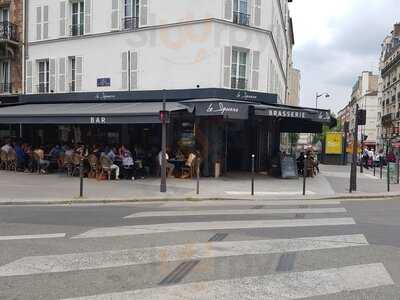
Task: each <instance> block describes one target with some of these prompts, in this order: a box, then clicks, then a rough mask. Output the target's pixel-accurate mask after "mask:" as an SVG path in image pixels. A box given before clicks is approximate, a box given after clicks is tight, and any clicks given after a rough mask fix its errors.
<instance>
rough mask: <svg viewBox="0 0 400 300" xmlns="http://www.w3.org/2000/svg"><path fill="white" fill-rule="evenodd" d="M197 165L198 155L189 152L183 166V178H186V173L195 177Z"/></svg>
mask: <svg viewBox="0 0 400 300" xmlns="http://www.w3.org/2000/svg"><path fill="white" fill-rule="evenodd" d="M195 165H196V155H195V154H193V153H190V154H189V157H188V159H187V160H186V162H185V165H184V166H183V167H182V178H185V176H186V174H187V176H189V177H190V178H193V176H194V175H195V174H194V173H195Z"/></svg>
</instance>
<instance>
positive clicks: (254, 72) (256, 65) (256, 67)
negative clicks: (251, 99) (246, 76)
mask: <svg viewBox="0 0 400 300" xmlns="http://www.w3.org/2000/svg"><path fill="white" fill-rule="evenodd" d="M259 79H260V51H253V60H252V64H251V89H252V90H255V91H256V90H258V86H259V84H258V82H259Z"/></svg>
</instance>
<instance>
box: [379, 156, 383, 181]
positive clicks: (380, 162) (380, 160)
mask: <svg viewBox="0 0 400 300" xmlns="http://www.w3.org/2000/svg"><path fill="white" fill-rule="evenodd" d="M379 168H380V171H379V173H380V178H381V179H382V177H383V158H382V157H379Z"/></svg>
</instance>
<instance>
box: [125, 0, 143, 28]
mask: <svg viewBox="0 0 400 300" xmlns="http://www.w3.org/2000/svg"><path fill="white" fill-rule="evenodd" d="M123 23H124V29H135V28H138V26H139V1H138V0H124V20H123Z"/></svg>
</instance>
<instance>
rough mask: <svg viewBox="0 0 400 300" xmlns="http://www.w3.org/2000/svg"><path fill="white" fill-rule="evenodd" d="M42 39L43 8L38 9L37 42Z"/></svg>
mask: <svg viewBox="0 0 400 300" xmlns="http://www.w3.org/2000/svg"><path fill="white" fill-rule="evenodd" d="M41 39H42V7H40V6H39V7H36V40H38V41H39V40H41Z"/></svg>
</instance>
